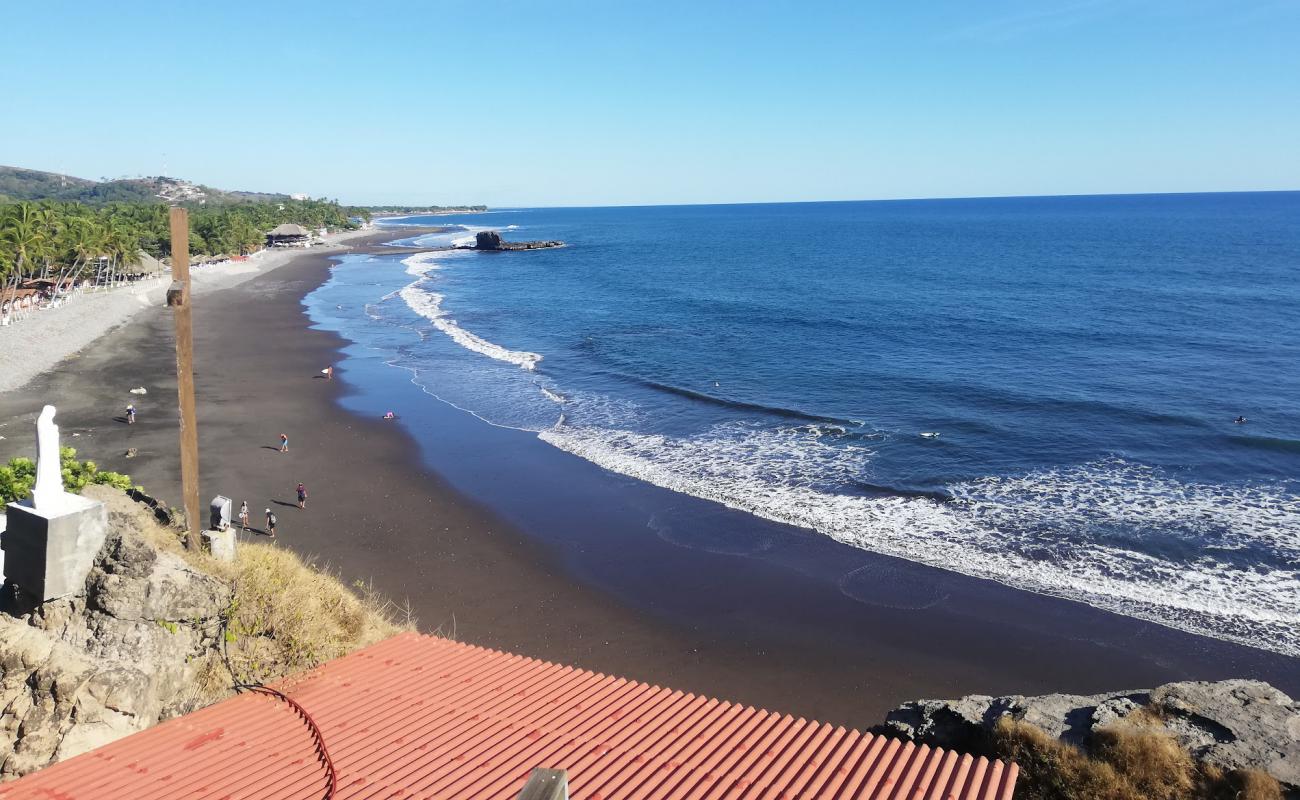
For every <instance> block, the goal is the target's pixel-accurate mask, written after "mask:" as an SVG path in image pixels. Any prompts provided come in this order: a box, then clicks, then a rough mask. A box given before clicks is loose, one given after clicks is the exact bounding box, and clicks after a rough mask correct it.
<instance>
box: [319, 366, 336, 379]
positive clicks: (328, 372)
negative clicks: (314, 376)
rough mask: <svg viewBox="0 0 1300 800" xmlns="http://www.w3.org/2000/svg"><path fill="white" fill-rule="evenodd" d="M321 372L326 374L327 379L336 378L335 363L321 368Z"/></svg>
mask: <svg viewBox="0 0 1300 800" xmlns="http://www.w3.org/2000/svg"><path fill="white" fill-rule="evenodd" d="M321 373H322V374H323V375H324V376H325V380H327V381H332V380H334V365H333V364H330V365H329V366H328V367H326V368H325V369H323V370H321Z"/></svg>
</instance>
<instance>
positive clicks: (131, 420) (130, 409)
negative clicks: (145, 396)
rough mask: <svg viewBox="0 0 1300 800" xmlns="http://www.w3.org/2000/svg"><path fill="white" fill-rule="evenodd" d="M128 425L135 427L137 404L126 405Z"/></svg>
mask: <svg viewBox="0 0 1300 800" xmlns="http://www.w3.org/2000/svg"><path fill="white" fill-rule="evenodd" d="M126 424H127V425H134V424H135V404H134V403H127V404H126Z"/></svg>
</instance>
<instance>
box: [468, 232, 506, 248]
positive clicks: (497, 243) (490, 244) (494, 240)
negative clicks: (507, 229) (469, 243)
mask: <svg viewBox="0 0 1300 800" xmlns="http://www.w3.org/2000/svg"><path fill="white" fill-rule="evenodd" d="M474 249H475V250H500V249H501V234H499V233H497V232H496V231H479V232H478V233H476V234H474Z"/></svg>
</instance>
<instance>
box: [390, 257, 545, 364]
mask: <svg viewBox="0 0 1300 800" xmlns="http://www.w3.org/2000/svg"><path fill="white" fill-rule="evenodd" d="M445 255H446V253H419V254H417V255H414V256H411V257H410V258H407V259H404V260H403V261H402V264H404V265H405V266H406V272H407V274H409V275H412V276H416V277H418V278H419V280H417V281H415V282H414V283H412V284H410V285H409V286H406V287H404V288H402V289H400V290H399V291H398V292H397V294H398V296H399V297H401V298H402V300H403V301H404V302H405V303H406V305H407V306H409V307H410V309H411V310H412V311H414V312H415V313H417V314H419V315H420V316H422V317H424V318H425V319H428V320H429V321H430V322H432V323H433V326H434V327H435V328H437V329H438V330H440V331H442V332H443V333H445V334H447V336H449V337H451V340H452V341H454V342H455V343H456V344H458V345H460V346H461V347H464V348H465V349H466V350H473V351H474V352H475V353H479V354H481V355H485V356H487V357H488V358H493V359H496V360H497V361H504V362H506V363H507V364H514V365H516V366H518V367H521V368H523V369H527V370H533V369H536V368H537V362H539V361H541V360H542V357H541V356H540V355H538V354H537V353H530V352H528V351H526V350H509V349H507V348H505V347H502V346H501V345H499V344H496V343H494V342H489V341H488V340H487V339H484V338H483V337H481V336H478V335H477V334H474V333H471V332H469V331H467V330H465V329H464V328H462V327H461V326H460V325H459V324H457V322H456V320H454V319H452V318H451V317H450V316H448V312H447V310H446V309H444V308H443V307H442V301H443V300H444V297H443V296H442V295H441V294H439V293H437V292H432V291H429V290H427V289H423V288H421V287H420V284H422V283H423V282H424V281H425V280H426V279H427V276H428V273H429V272H430V271H433V270H436V269H438V268H439V265H438V263H437V261H438V259H439V258H440V257H443V256H445Z"/></svg>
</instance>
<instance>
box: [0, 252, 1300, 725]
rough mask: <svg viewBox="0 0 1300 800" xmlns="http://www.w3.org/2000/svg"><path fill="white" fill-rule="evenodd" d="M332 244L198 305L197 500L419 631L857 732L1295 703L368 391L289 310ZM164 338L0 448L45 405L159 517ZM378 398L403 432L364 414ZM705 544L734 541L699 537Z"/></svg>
mask: <svg viewBox="0 0 1300 800" xmlns="http://www.w3.org/2000/svg"><path fill="white" fill-rule="evenodd" d="M403 235H409V232H404V233H403ZM386 238H394V237H393V234H391V233H378V234H376V235H375V236H374V237H371V238H370V239H368V240H364V241H361V242H359V243H357V244H356V245H355V247H357V248H364V247H367V246H374V245H375V244H376V243H377V242H378V241H381V240H383V239H386ZM331 255H333V254H327V253H310V252H309V253H304V254H303V255H302V256H301V257H299V258H296V259H295V260H293V261H292V262H291V263H289V264H288V265H286V266H283V267H280V268H278V269H276V270H274V271H272V272H269V273H267V274H264V275H260V276H258V277H256V278H253V279H251V280H249V281H247V282H245V283H242V284H240V285H238V286H235V287H232V288H229V289H224V290H220V291H214V292H211V293H208V294H205V295H201V296H199V297H197V298H196V301H195V312H194V320H195V326H196V328H195V348H196V360H197V366H196V378H197V391H198V414H199V432H200V447H201V459H202V461H201V495H202V497H203V499H204V500H205V501H206V500H207V498H210V497H212V496H214V495H217V494H224V495H226V496H228V497H231V498H233V499H234V502H235V506H236V508H237V507H238V504H239V502H240V501H241V500H247V501H248V503H249V506H250V509H251V511H252V522H253V524H254V525H255V526H257V527H258V528H261V527H262V520H263V518H264V510H265V509H266V508H271V509H272V510H274V511H275V513H276V515H277V516H278V517H279V529H278V531H279V537H278V539H277V543H278V545H279V546H282V547H288V548H292V549H293V550H295V551H297V552H300V553H302V554H304V555H311V556H315V557H316V558H317V559H318V561H319V562H321V563H327V564H329V565H330V566H331V567H332V568H333V569H335V570H337V571H338V572H339V573H340V575H341V576H342V577H343V578H344V579H345V580H346V581H348V582H353V581H357V580H361V581H367V582H373V585H374V587H375V588H376V589H377V590H378V591H380V592H381V593H382V594H384V595H386V596H388V597H391V598H393V599H394V600H395V601H396V602H397V603H399V604H405V603H409V605H410V608H411V610H412V612H413V613H414V614H415V615H416V617H417V618H418V620H419V623H420V627H421V628H422V629H424V630H427V631H434V630H439V631H441V632H443V633H445V634H448V635H453V636H455V637H456V638H458V639H461V640H464V641H468V642H472V643H475V644H480V645H484V646H488V647H493V648H500V649H505V650H510V651H514V652H518V653H521V654H524V655H528V656H534V657H538V658H543V659H547V660H552V661H560V662H564V663H569V664H574V665H577V666H580V667H584V668H588V669H593V670H598V671H602V672H608V673H614V674H618V675H622V676H626V677H628V678H632V679H636V680H642V681H648V682H653V683H657V684H665V685H669V686H672V687H674V688H678V689H682V690H685V691H692V692H700V693H705V694H709V695H713V696H717V697H722V698H726V699H730V700H738V701H741V702H744V703H749V704H755V705H761V706H765V707H768V708H773V709H779V710H782V711H786V712H789V713H791V714H795V715H800V716H807V717H816V718H818V719H824V720H826V721H830V722H836V723H844V724H852V725H857V726H870V725H873V724H876V723H878V722H879V721H880V720H881V719H882V717H883V715H884V713H885V712H886V711H887V710H888V709H890V708H892V707H893V706H895V705H897V704H898V703H900V702H903V701H905V700H909V699H913V698H916V697H948V696H954V695H959V694H966V693H984V694H1002V693H1022V694H1034V693H1041V692H1052V691H1073V692H1095V691H1101V690H1113V689H1125V688H1139V687H1148V686H1153V685H1155V684H1158V683H1161V682H1165V681H1169V680H1174V679H1186V678H1197V679H1218V678H1227V677H1252V678H1261V679H1265V680H1269V681H1271V682H1273V683H1274V684H1276V685H1277V686H1279V687H1280V688H1282V689H1283V690H1284V691H1287V692H1289V693H1291V694H1293V695H1294V694H1297V693H1300V664H1297V663H1296V661H1295V660H1293V659H1289V658H1286V657H1283V656H1280V655H1277V654H1273V653H1269V652H1265V651H1261V650H1255V649H1251V648H1247V647H1242V646H1237V645H1233V644H1229V643H1225V642H1220V641H1216V640H1211V639H1206V638H1203V637H1199V636H1194V635H1190V634H1185V633H1182V632H1179V631H1175V630H1172V629H1169V628H1165V627H1162V626H1158V625H1154V624H1150V623H1146V622H1142V621H1140V620H1135V619H1131V618H1126V617H1122V616H1118V615H1115V614H1110V613H1107V612H1102V611H1098V610H1095V609H1092V608H1089V607H1087V606H1084V605H1081V604H1078V603H1074V602H1069V601H1064V600H1057V599H1054V598H1048V597H1042V596H1038V595H1033V594H1028V593H1025V592H1020V591H1016V590H1012V589H1009V588H1006V587H1004V586H1001V585H999V584H996V583H992V582H988V581H981V580H977V579H972V578H967V577H963V576H959V575H956V574H952V573H948V572H944V571H942V570H935V569H930V568H926V567H921V566H917V565H914V564H910V563H908V562H904V561H899V560H896V559H891V558H885V557H880V556H875V555H873V554H870V553H867V552H864V551H860V550H856V549H853V548H850V547H847V546H844V545H840V544H837V543H835V542H833V541H831V540H829V539H827V538H825V537H821V536H819V535H817V534H814V533H812V532H810V531H803V530H798V529H793V528H790V527H788V526H782V525H777V524H774V523H769V522H765V521H762V520H758V519H755V518H753V517H750V516H748V515H746V514H743V513H740V512H734V511H730V510H728V509H723V508H720V507H717V506H715V505H712V504H709V503H707V502H704V501H701V500H696V499H693V498H689V497H683V496H680V495H676V494H674V493H671V492H669V491H667V490H662V489H658V488H655V487H652V486H648V485H645V484H640V483H637V482H636V481H633V480H631V479H628V478H625V477H621V476H617V475H613V474H610V473H606V472H604V471H602V470H600V469H599V468H597V467H595V466H594V465H592V464H590V463H587V462H585V461H582V460H580V459H577V458H576V457H573V456H570V455H568V454H565V453H563V452H561V451H558V450H555V449H553V448H551V447H550V446H548V445H546V444H545V443H543V442H541V441H539V440H537V439H536V437H535V436H533V435H531V434H527V433H524V432H520V431H514V430H505V429H500V428H493V427H491V426H489V425H487V424H485V423H482V422H480V421H479V420H477V419H475V418H474V417H472V416H470V415H468V414H464V413H462V412H460V411H457V410H456V409H454V408H451V407H449V406H445V405H443V404H441V403H439V402H438V401H436V400H435V399H434V398H432V397H429V396H428V395H425V394H423V393H422V392H421V391H420V390H419V389H418V388H417V387H414V386H409V387H408V388H405V389H402V390H399V391H394V390H392V389H391V388H389V387H390V386H391V382H387V381H386V382H384V384H383V386H384V389H383V391H382V392H381V391H380V390H379V388H378V387H379V384H378V383H377V382H376V381H375V380H374V376H375V375H376V374H378V373H377V372H376V370H389V369H392V368H391V367H387V366H385V365H383V364H382V363H378V362H377V361H376V360H375V359H374V357H373V355H369V356H368V355H367V354H366V353H364V352H361V351H359V349H358V348H355V347H352V348H348V343H347V342H344V341H342V340H341V339H339V338H338V337H337V336H335V335H334V334H332V333H329V332H326V331H322V330H317V329H313V328H311V327H310V321H309V320H308V318H307V316H306V314H305V312H304V310H303V306H302V303H301V301H302V298H303V297H304V296H305V295H306V294H307V293H309V292H310V291H312V290H313V289H314V288H315V287H317V286H319V285H320V284H321V282H323V281H324V280H325V279H326V278H327V277H328V274H329V268H330V258H331ZM2 341H3V340H0V342H2ZM172 341H173V340H172V320H171V317H170V316H169V314H168V312H167V311H166V309H163V308H158V309H149V310H147V311H145V312H143V313H142V314H141V315H139V316H138V317H137V318H136V319H135V320H134V321H133V322H132V323H130V324H128V325H126V326H124V327H122V328H119V329H118V330H116V331H114V332H111V333H110V334H108V335H106V336H104V337H103V338H101V339H100V340H98V341H96V342H95V343H94V344H93V345H91V346H90V347H88V348H86V349H85V350H84V351H83V352H82V353H80V354H79V355H78V356H77V357H75V358H72V359H68V360H66V361H64V362H63V363H61V364H60V365H59V366H58V367H57V368H56V369H54V370H52V371H50V372H47V373H45V374H43V375H41V376H39V377H38V378H36V379H35V380H34V381H32V382H31V383H30V384H28V385H27V386H25V387H24V388H22V389H19V390H16V391H12V392H7V393H4V394H0V424H3V427H0V435H3V436H4V437H5V439H4V440H3V441H0V458H3V459H5V460H7V459H8V458H10V457H12V456H15V455H29V454H31V453H33V452H34V437H33V431H32V427H31V422H32V420H34V418H35V414H36V412H37V411H39V409H40V407H41V405H43V404H44V403H54V404H56V405H57V406H58V408H59V415H58V420H57V421H58V423H59V425H60V426H61V429H62V432H63V436H64V443H65V444H68V445H71V446H73V447H76V448H77V449H78V451H79V455H80V456H81V457H85V458H91V459H94V460H95V461H96V462H98V463H99V464H100V465H101V467H103V468H108V469H116V470H120V471H124V472H128V473H130V474H131V476H132V477H133V478H134V479H135V481H136V482H137V483H139V484H142V485H143V486H144V487H145V488H146V489H147V490H148V491H149V492H150V493H152V494H154V495H157V496H159V497H161V498H163V499H164V500H166V501H167V502H169V503H170V504H173V505H178V504H179V491H178V486H179V476H178V472H177V471H178V466H177V464H178V459H177V434H176V411H175V397H176V395H175V377H174V365H175V361H174V352H173V349H172V347H173V344H172ZM345 350H346V352H345ZM331 364H333V365H336V370H335V374H334V379H333V380H332V381H331V380H326V379H325V378H324V376H322V375H321V373H320V370H321V369H322V368H324V367H325V366H327V365H331ZM138 386H144V387H146V388H147V389H148V394H146V395H143V396H137V395H131V394H129V393H128V390H129V389H130V388H133V387H138ZM127 402H134V404H135V405H136V407H137V408H138V409H139V418H138V419H139V421H138V422H137V423H136V424H135V425H132V426H128V425H126V424H124V422H121V421H118V419H117V418H120V417H121V416H122V410H123V408H124V407H125V405H126V403H127ZM344 403H346V406H347V408H345V407H344ZM389 408H396V409H398V410H399V413H400V416H401V419H399V420H397V421H392V422H386V421H383V420H382V419H380V416H381V415H382V414H383V412H384V411H385V410H387V409H389ZM358 410H360V412H361V413H358ZM409 426H419V427H418V430H420V431H422V432H423V433H430V432H431V433H432V434H433V435H432V436H431V437H422V438H428V439H430V440H432V441H435V442H437V443H438V446H437V447H436V448H433V449H432V450H431V451H422V450H421V448H420V446H419V445H418V444H417V443H416V442H415V440H414V439H413V438H412V437H411V436H410V435H409V434H408V432H407V431H408V428H409ZM410 429H417V428H410ZM281 433H285V434H287V435H288V437H289V451H288V452H287V453H281V452H279V451H278V446H277V445H278V437H279V435H280V434H281ZM74 434H75V435H74ZM128 448H134V449H135V451H136V453H137V455H135V456H134V457H133V458H126V457H125V455H124V454H125V453H126V452H127V450H128ZM299 482H301V483H303V484H305V485H306V487H307V490H308V501H307V508H306V510H299V509H298V508H297V507H296V502H295V496H294V489H295V487H296V485H297V484H298V483H299ZM668 509H670V510H671V511H672V513H671V515H665V513H664V512H665V510H668ZM666 516H670V517H671V519H672V520H674V522H673V524H672V526H671V527H672V529H666V528H665V525H664V524H663V520H664V519H665V518H666ZM681 520H689V521H691V522H690V524H687V525H683V524H682V522H681ZM705 528H707V529H708V530H709V532H710V534H711V535H710V536H708V537H702V536H699V535H698V532H699V530H703V529H705ZM719 531H722V532H724V534H725V535H724V536H723V537H722V538H724V539H725V540H727V541H729V542H733V543H735V545H734V546H732V547H717V546H714V545H715V544H716V542H717V541H718V539H719V536H718V535H717V534H718V532H719ZM247 536H248V538H250V539H257V540H260V541H265V539H264V537H262V536H261V535H260V534H259V533H249V534H247ZM703 541H708V542H710V543H714V544H711V545H710V546H700V545H699V543H700V542H703ZM759 542H761V543H762V546H761V547H760V546H757V545H755V543H759Z"/></svg>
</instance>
